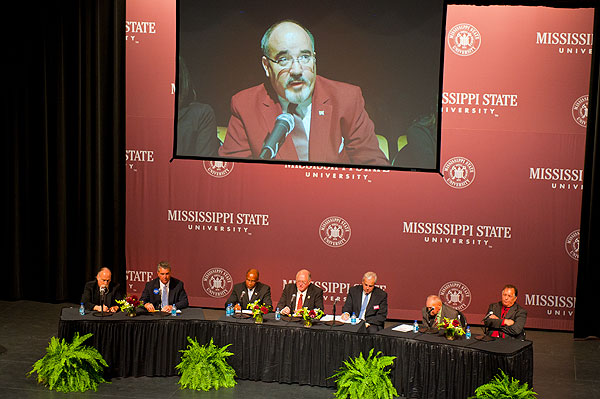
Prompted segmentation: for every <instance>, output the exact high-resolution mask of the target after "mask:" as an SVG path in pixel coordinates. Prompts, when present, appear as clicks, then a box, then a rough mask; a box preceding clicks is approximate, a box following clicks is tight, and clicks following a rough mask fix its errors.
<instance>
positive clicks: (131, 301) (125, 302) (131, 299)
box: [115, 295, 144, 316]
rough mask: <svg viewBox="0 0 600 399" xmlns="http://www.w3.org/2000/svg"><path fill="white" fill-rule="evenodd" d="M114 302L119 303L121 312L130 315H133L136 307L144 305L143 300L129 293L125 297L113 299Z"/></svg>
mask: <svg viewBox="0 0 600 399" xmlns="http://www.w3.org/2000/svg"><path fill="white" fill-rule="evenodd" d="M115 302H116V303H118V304H119V305H120V308H121V312H125V313H127V314H128V315H130V316H134V315H135V311H136V309H137V308H141V307H142V306H144V302H143V301H140V300H139V299H138V297H137V296H135V295H130V296H128V297H127V298H125V299H121V300H119V299H115Z"/></svg>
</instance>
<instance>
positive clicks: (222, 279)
mask: <svg viewBox="0 0 600 399" xmlns="http://www.w3.org/2000/svg"><path fill="white" fill-rule="evenodd" d="M202 288H204V291H205V292H206V293H207V294H208V295H210V296H212V297H213V298H224V297H225V296H227V295H229V293H230V292H231V290H232V289H233V279H232V278H231V274H229V272H228V271H227V270H225V269H221V268H220V267H213V268H212V269H210V270H207V271H206V273H204V276H202Z"/></svg>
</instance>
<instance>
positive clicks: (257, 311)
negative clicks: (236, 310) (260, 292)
mask: <svg viewBox="0 0 600 399" xmlns="http://www.w3.org/2000/svg"><path fill="white" fill-rule="evenodd" d="M246 307H247V308H248V309H250V310H252V317H253V318H254V322H255V323H258V324H260V323H262V322H263V317H264V315H266V314H267V313H269V307H268V306H267V305H266V304H264V303H260V300H259V299H257V300H256V301H254V302H252V303H249V304H248V305H247V306H246Z"/></svg>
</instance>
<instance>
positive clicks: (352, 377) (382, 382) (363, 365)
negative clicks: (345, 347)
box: [330, 349, 398, 399]
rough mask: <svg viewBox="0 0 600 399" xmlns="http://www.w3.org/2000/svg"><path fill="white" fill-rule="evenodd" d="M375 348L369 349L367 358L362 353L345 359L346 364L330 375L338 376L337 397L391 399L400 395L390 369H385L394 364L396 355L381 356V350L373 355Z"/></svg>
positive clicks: (342, 398) (340, 398)
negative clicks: (391, 377) (391, 378)
mask: <svg viewBox="0 0 600 399" xmlns="http://www.w3.org/2000/svg"><path fill="white" fill-rule="evenodd" d="M373 350H374V349H371V350H370V351H369V356H367V358H366V359H365V358H364V357H363V354H362V353H361V354H360V355H359V356H358V357H356V358H354V359H349V360H348V361H344V365H343V366H342V367H341V368H340V369H339V370H338V371H337V372H336V373H335V374H334V375H333V376H331V377H330V378H336V380H335V382H336V384H337V391H336V392H335V394H334V396H335V397H336V398H339V399H344V398H350V399H391V398H394V397H397V396H398V392H397V391H396V388H394V385H393V384H392V381H391V380H390V376H389V374H390V370H385V368H386V367H388V366H391V365H392V364H394V359H395V358H396V356H381V352H377V354H375V355H374V356H373Z"/></svg>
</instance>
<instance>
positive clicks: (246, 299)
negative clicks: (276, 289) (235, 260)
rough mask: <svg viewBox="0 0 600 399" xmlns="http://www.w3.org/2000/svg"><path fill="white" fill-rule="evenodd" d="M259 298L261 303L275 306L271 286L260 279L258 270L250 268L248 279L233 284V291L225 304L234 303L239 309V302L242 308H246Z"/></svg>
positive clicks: (270, 306) (247, 274) (247, 273)
mask: <svg viewBox="0 0 600 399" xmlns="http://www.w3.org/2000/svg"><path fill="white" fill-rule="evenodd" d="M257 299H258V300H259V302H260V303H261V304H263V303H264V304H265V305H267V306H268V307H269V308H272V307H273V301H272V300H271V287H269V286H268V285H267V284H263V283H261V282H260V281H258V270H256V269H250V270H248V271H247V272H246V281H244V282H243V283H237V284H236V285H234V286H233V291H232V292H231V296H230V297H229V299H228V300H227V302H225V306H227V304H229V303H232V304H233V305H234V307H235V308H236V310H238V309H237V307H238V304H239V309H240V310H241V309H246V307H247V306H248V304H249V303H253V302H254V301H256V300H257Z"/></svg>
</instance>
